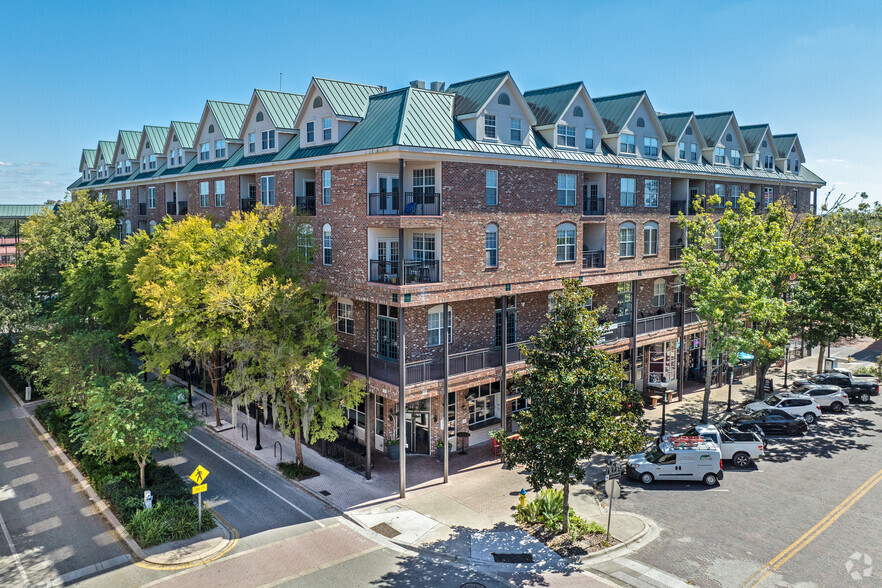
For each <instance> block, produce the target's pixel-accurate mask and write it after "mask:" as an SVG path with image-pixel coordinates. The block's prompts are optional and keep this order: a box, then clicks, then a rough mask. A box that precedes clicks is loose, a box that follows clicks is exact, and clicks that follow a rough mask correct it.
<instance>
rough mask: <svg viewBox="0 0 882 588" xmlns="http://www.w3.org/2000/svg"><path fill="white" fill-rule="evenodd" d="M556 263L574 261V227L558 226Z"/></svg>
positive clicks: (569, 224)
mask: <svg viewBox="0 0 882 588" xmlns="http://www.w3.org/2000/svg"><path fill="white" fill-rule="evenodd" d="M557 261H576V225H573V224H571V223H564V224H562V225H558V227H557Z"/></svg>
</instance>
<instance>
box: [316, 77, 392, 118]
mask: <svg viewBox="0 0 882 588" xmlns="http://www.w3.org/2000/svg"><path fill="white" fill-rule="evenodd" d="M313 81H314V82H315V85H316V86H318V88H319V90H321V92H322V95H323V96H324V97H325V99H326V100H327V101H328V106H330V107H331V110H332V111H334V114H336V115H337V116H351V117H357V118H363V117H364V114H365V111H366V110H367V105H368V98H369V97H370V96H372V95H374V94H379V93H380V92H382V91H383V89H382V88H381V87H379V86H368V85H366V84H353V83H352V82H340V81H337V80H328V79H325V78H313Z"/></svg>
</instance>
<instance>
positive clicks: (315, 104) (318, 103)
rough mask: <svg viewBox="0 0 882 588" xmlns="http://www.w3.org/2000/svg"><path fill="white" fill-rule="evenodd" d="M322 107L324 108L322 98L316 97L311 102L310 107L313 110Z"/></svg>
mask: <svg viewBox="0 0 882 588" xmlns="http://www.w3.org/2000/svg"><path fill="white" fill-rule="evenodd" d="M322 106H324V102H322V97H321V96H316V97H315V100H313V101H312V107H313V108H321V107H322Z"/></svg>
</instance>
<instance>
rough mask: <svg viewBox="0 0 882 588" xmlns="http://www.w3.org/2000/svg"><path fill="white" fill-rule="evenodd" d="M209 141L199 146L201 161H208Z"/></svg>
mask: <svg viewBox="0 0 882 588" xmlns="http://www.w3.org/2000/svg"><path fill="white" fill-rule="evenodd" d="M208 153H209V150H208V143H203V144H202V145H200V146H199V161H208Z"/></svg>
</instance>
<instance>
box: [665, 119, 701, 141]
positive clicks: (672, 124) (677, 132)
mask: <svg viewBox="0 0 882 588" xmlns="http://www.w3.org/2000/svg"><path fill="white" fill-rule="evenodd" d="M692 115H693V113H691V112H680V113H677V114H663V115H661V116H659V117H658V121H659V122H660V123H661V126H662V129H664V131H665V136H666V137H667V141H668V142H672V141H676V140H677V139H679V138H680V136H681V135H682V134H683V131H685V130H686V125H688V124H689V121H690V120H692Z"/></svg>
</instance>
